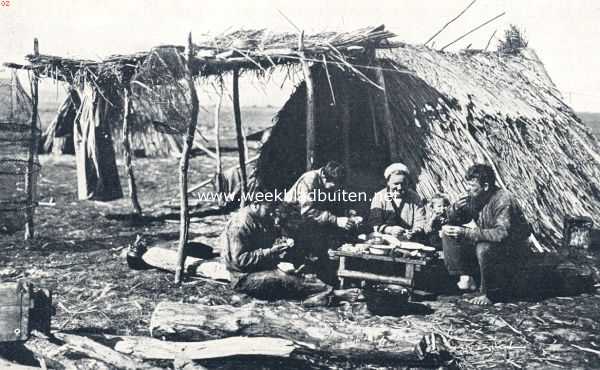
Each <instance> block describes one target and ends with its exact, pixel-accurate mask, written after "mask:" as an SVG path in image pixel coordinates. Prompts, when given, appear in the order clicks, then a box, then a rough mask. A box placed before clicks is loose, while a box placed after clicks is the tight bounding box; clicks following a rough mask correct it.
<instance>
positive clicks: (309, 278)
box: [231, 269, 331, 300]
mask: <svg viewBox="0 0 600 370" xmlns="http://www.w3.org/2000/svg"><path fill="white" fill-rule="evenodd" d="M232 277H233V279H232V282H231V285H232V288H233V289H234V290H235V291H237V292H240V293H245V294H248V295H250V296H253V297H256V298H259V299H265V300H277V299H304V298H307V297H309V296H311V295H314V294H317V293H321V292H325V291H327V290H331V287H330V286H329V285H327V284H325V283H324V282H323V281H321V280H319V279H318V278H317V277H316V276H314V275H291V274H287V273H285V272H283V271H281V270H279V269H274V270H266V271H259V272H252V273H232Z"/></svg>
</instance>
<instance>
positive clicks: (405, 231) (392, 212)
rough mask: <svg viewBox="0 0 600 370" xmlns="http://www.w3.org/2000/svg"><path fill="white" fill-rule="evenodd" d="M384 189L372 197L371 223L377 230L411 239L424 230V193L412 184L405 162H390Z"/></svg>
mask: <svg viewBox="0 0 600 370" xmlns="http://www.w3.org/2000/svg"><path fill="white" fill-rule="evenodd" d="M384 177H385V180H386V183H387V185H386V187H385V189H382V190H380V191H379V192H377V193H375V195H374V196H373V200H372V201H371V210H370V213H369V225H370V226H371V227H372V230H373V231H375V232H379V233H383V234H388V235H392V236H394V237H396V238H398V239H400V240H411V239H415V238H417V237H418V236H420V235H422V234H423V231H424V226H425V208H424V207H423V202H422V200H421V197H419V195H418V194H417V193H416V192H415V191H414V190H412V189H410V188H409V183H410V171H409V170H408V167H407V166H406V165H404V164H402V163H394V164H391V165H389V166H388V167H387V168H386V169H385V172H384Z"/></svg>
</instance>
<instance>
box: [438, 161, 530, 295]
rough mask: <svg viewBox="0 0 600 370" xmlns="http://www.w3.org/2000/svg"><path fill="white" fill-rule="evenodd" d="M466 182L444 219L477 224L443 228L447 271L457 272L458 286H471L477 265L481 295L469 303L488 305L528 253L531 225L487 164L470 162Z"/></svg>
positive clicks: (504, 288)
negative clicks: (498, 182)
mask: <svg viewBox="0 0 600 370" xmlns="http://www.w3.org/2000/svg"><path fill="white" fill-rule="evenodd" d="M465 180H466V182H467V189H468V191H467V193H466V194H463V196H461V197H460V198H459V199H458V200H457V201H456V202H454V203H453V204H452V205H450V207H449V209H448V221H449V225H464V224H466V223H468V222H470V221H474V222H475V224H476V227H475V228H467V227H462V226H445V227H444V228H443V233H442V244H443V249H444V260H445V264H446V267H447V268H448V272H449V273H450V274H451V275H461V278H460V281H459V284H458V285H459V288H461V289H469V288H471V289H472V288H475V286H474V281H473V279H472V277H471V275H472V274H473V273H476V272H477V268H478V269H479V275H480V293H481V295H479V296H477V297H475V298H473V299H471V300H470V302H471V303H473V304H479V305H487V304H490V303H492V301H494V300H498V299H504V298H505V297H506V296H507V294H508V293H510V292H509V290H508V288H509V287H510V285H511V281H510V280H511V279H510V278H511V277H512V276H514V274H515V273H516V272H517V268H518V266H519V264H520V263H522V262H523V260H524V259H525V258H526V257H527V253H528V251H529V247H528V238H529V235H530V234H531V229H530V227H529V224H528V223H527V220H526V219H525V216H524V215H523V211H522V210H521V207H520V206H519V204H518V203H517V200H516V199H515V197H514V196H513V195H512V194H511V193H510V192H508V191H507V190H504V189H500V188H498V187H497V186H496V175H495V173H494V170H493V169H492V167H491V166H489V165H486V164H476V165H473V166H471V167H470V168H469V169H468V170H467V172H466V175H465Z"/></svg>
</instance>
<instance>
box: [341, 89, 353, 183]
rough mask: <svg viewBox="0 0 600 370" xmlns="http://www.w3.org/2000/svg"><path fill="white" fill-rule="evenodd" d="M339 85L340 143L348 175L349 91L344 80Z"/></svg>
mask: <svg viewBox="0 0 600 370" xmlns="http://www.w3.org/2000/svg"><path fill="white" fill-rule="evenodd" d="M340 82H341V83H340V85H341V88H342V89H341V90H342V91H341V95H342V99H341V104H340V112H339V114H340V121H341V124H342V142H343V145H344V167H345V168H346V171H347V172H348V173H350V104H351V101H350V97H351V94H350V89H349V86H348V83H347V82H346V81H345V80H343V79H342V80H341V81H340Z"/></svg>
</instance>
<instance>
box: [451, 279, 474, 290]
mask: <svg viewBox="0 0 600 370" xmlns="http://www.w3.org/2000/svg"><path fill="white" fill-rule="evenodd" d="M456 285H457V286H458V289H460V290H467V291H474V290H476V289H477V284H476V283H475V279H473V277H471V276H469V275H461V276H460V280H459V281H458V283H456Z"/></svg>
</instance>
